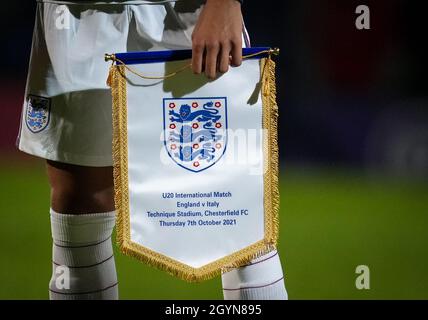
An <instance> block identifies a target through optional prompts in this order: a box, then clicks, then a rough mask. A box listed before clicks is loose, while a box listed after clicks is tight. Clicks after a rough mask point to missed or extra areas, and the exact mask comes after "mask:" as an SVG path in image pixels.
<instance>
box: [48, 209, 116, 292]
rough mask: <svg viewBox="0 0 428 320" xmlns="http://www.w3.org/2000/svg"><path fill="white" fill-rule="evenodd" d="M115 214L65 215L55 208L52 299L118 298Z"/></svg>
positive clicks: (52, 215) (52, 224) (53, 221)
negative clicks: (114, 242) (113, 232)
mask: <svg viewBox="0 0 428 320" xmlns="http://www.w3.org/2000/svg"><path fill="white" fill-rule="evenodd" d="M114 224H115V212H114V211H112V212H105V213H94V214H79V215H74V214H61V213H57V212H55V211H53V210H52V209H51V227H52V238H53V259H52V260H53V261H52V266H53V273H52V278H51V281H50V283H49V296H50V299H51V300H87V299H97V300H100V299H103V300H114V299H118V285H117V275H116V266H115V262H114V256H113V248H112V244H111V234H112V231H113V228H114Z"/></svg>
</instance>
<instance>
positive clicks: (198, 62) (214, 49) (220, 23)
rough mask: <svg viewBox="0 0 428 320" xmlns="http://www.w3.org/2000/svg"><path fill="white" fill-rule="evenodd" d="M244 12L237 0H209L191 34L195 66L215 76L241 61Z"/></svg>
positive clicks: (198, 72) (196, 70) (195, 71)
mask: <svg viewBox="0 0 428 320" xmlns="http://www.w3.org/2000/svg"><path fill="white" fill-rule="evenodd" d="M242 27H243V23H242V13H241V4H240V3H239V1H236V0H207V2H206V4H205V6H204V8H203V9H202V11H201V13H200V15H199V20H198V22H197V24H196V26H195V29H194V31H193V34H192V69H193V72H194V73H195V74H200V73H202V72H203V71H205V74H206V75H207V77H208V78H210V79H214V78H216V76H217V73H218V72H219V73H225V72H227V70H228V69H229V65H230V64H231V65H232V66H239V65H240V64H241V62H242Z"/></svg>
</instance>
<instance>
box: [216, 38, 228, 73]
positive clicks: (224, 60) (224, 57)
mask: <svg viewBox="0 0 428 320" xmlns="http://www.w3.org/2000/svg"><path fill="white" fill-rule="evenodd" d="M230 49H231V46H230V45H229V44H228V43H224V44H223V45H222V46H221V52H220V55H219V59H220V61H219V64H218V71H219V72H220V73H226V72H227V71H228V70H229V64H230Z"/></svg>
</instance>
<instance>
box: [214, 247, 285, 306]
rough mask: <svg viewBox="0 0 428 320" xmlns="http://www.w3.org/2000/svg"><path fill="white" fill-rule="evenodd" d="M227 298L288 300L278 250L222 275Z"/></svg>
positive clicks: (224, 293) (224, 294)
mask: <svg viewBox="0 0 428 320" xmlns="http://www.w3.org/2000/svg"><path fill="white" fill-rule="evenodd" d="M222 284H223V296H224V299H225V300H287V299H288V295H287V291H286V289H285V283H284V275H283V272H282V267H281V261H280V259H279V254H278V252H277V251H276V250H274V251H272V252H269V253H268V254H266V255H263V256H261V257H259V258H257V259H254V260H252V261H251V262H250V263H249V264H247V265H246V266H243V267H241V268H236V269H233V270H231V271H228V272H225V273H223V275H222Z"/></svg>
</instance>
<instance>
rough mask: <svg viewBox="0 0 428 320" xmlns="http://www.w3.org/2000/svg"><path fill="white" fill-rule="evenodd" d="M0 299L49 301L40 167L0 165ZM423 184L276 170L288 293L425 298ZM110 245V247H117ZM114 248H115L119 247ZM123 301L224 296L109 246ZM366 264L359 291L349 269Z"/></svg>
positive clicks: (427, 241) (427, 214) (426, 209)
mask: <svg viewBox="0 0 428 320" xmlns="http://www.w3.org/2000/svg"><path fill="white" fill-rule="evenodd" d="M0 181H1V183H0V194H1V202H0V212H1V224H0V249H1V251H0V252H1V263H0V283H1V285H0V299H15V298H18V299H47V298H48V292H47V288H48V281H49V278H50V273H51V263H50V259H51V238H50V224H49V214H48V210H49V190H48V185H47V181H46V178H45V175H44V169H43V167H42V166H33V167H29V166H11V165H2V166H0ZM427 191H428V186H427V185H426V184H425V185H424V184H420V183H419V184H418V183H411V182H403V181H401V182H397V181H391V180H385V179H380V178H372V179H367V178H363V176H362V175H359V174H356V173H352V172H346V171H340V172H339V171H326V170H315V171H311V172H306V173H305V172H303V171H301V170H296V169H287V170H283V173H282V176H281V238H280V247H279V251H280V254H281V256H282V260H283V266H284V271H285V274H286V285H287V289H288V292H289V296H290V298H291V299H428V272H427V270H428V254H427V252H428V251H427V246H428V232H427V230H428V200H427V198H428V197H427V194H428V192H427ZM116 249H117V248H116ZM116 251H117V250H116ZM116 262H117V269H118V273H119V292H120V295H121V298H122V299H221V298H222V295H221V284H220V279H218V278H217V279H214V280H211V281H208V282H204V283H200V284H188V283H185V282H183V281H181V280H177V279H175V278H173V277H171V276H169V275H167V274H165V273H164V272H161V271H158V270H155V269H153V268H151V267H148V266H145V265H143V264H141V263H140V262H138V261H136V260H133V259H132V258H129V257H125V256H123V255H122V254H120V253H119V252H116ZM358 265H367V266H368V267H369V268H370V289H369V290H357V289H356V287H355V279H356V277H357V275H356V274H355V268H356V267H357V266H358Z"/></svg>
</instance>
